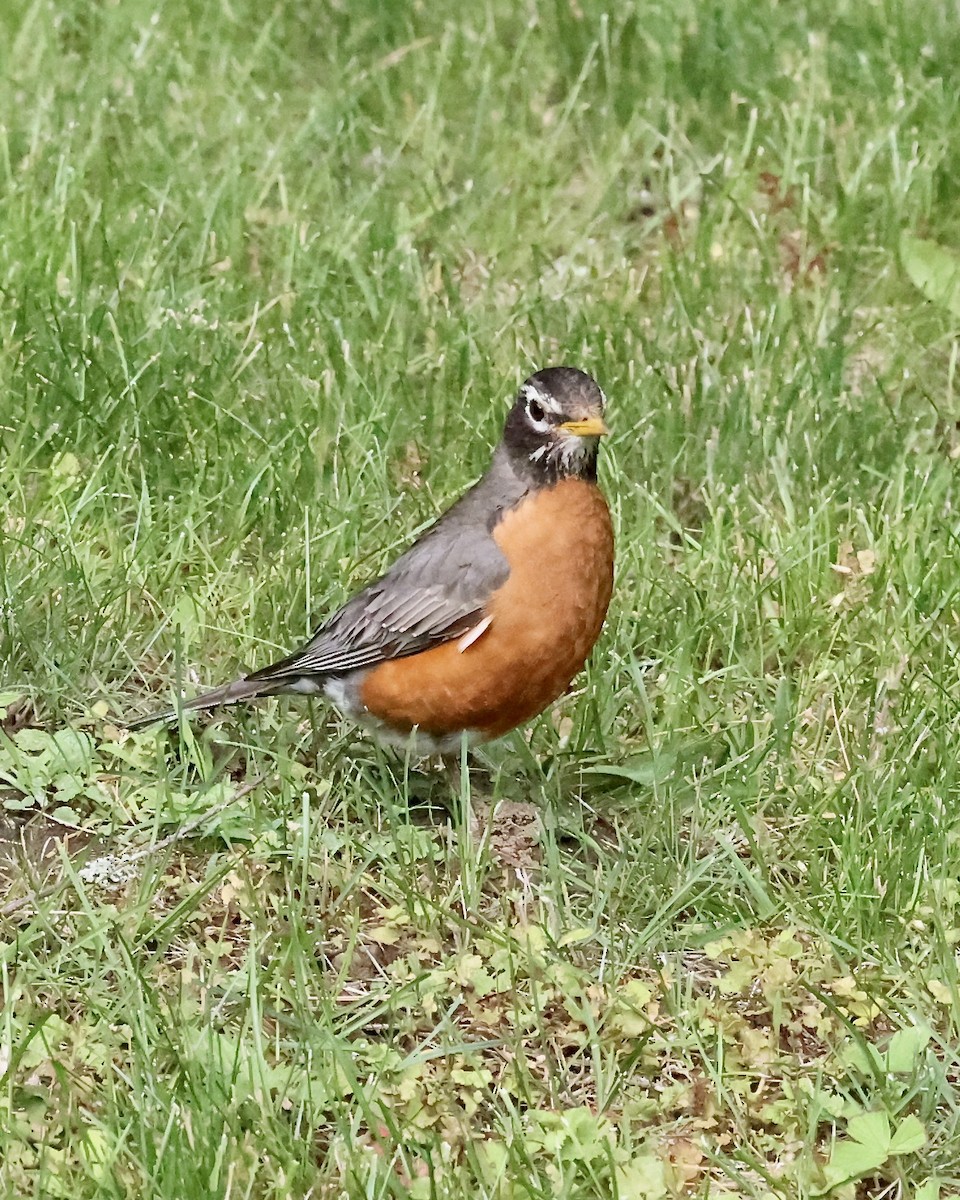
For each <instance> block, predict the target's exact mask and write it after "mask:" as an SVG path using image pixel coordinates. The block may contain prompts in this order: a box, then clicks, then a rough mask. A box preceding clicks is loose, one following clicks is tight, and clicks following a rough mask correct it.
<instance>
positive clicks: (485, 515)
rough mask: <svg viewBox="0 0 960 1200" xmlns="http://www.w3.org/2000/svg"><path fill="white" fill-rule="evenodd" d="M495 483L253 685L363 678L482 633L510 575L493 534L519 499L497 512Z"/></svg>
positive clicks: (474, 492)
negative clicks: (367, 670)
mask: <svg viewBox="0 0 960 1200" xmlns="http://www.w3.org/2000/svg"><path fill="white" fill-rule="evenodd" d="M488 480H489V476H488V477H485V478H484V480H482V481H481V482H480V483H479V484H478V485H477V486H476V487H475V488H473V489H471V491H470V492H468V493H467V495H466V496H464V497H463V498H462V499H461V500H460V501H459V502H458V503H457V504H455V505H454V506H453V508H451V509H450V510H449V511H448V512H447V513H446V514H445V515H444V517H442V518H441V520H440V521H439V522H437V524H436V525H433V526H432V527H431V528H430V529H428V530H427V532H426V533H425V534H424V535H423V536H422V537H421V538H420V540H419V541H417V542H415V543H414V545H413V546H411V547H410V549H409V550H408V551H407V552H406V554H404V555H402V556H401V557H400V558H399V559H398V560H397V561H396V563H395V564H394V565H393V567H391V569H390V570H389V571H388V572H387V573H386V574H385V575H383V576H382V577H381V578H380V579H378V580H377V581H376V582H375V583H372V584H370V586H369V587H367V588H365V589H364V590H363V591H362V592H360V593H358V594H357V595H356V596H354V597H353V599H352V600H349V601H348V602H347V603H346V604H345V605H344V606H343V608H341V609H339V610H338V611H337V612H335V613H334V614H333V616H332V617H330V618H329V620H327V621H325V622H324V624H323V625H321V626H320V628H319V629H318V630H317V632H316V633H315V634H314V635H313V637H312V638H311V639H310V641H309V642H307V644H306V645H305V646H303V647H302V648H301V649H300V650H298V651H296V652H295V653H294V654H291V655H290V656H289V657H287V658H284V659H282V660H281V661H280V662H277V663H272V664H271V665H270V666H269V667H264V668H262V669H261V670H259V671H255V672H254V673H253V674H252V675H248V676H247V680H248V681H250V682H256V681H263V682H270V681H271V680H276V681H279V680H283V679H290V678H292V677H297V676H302V675H338V674H342V673H346V672H348V671H356V670H358V669H360V668H362V667H369V666H373V665H374V664H376V663H379V662H384V661H386V660H387V659H392V658H404V657H406V656H407V655H409V654H416V653H417V652H418V651H420V650H426V649H429V647H431V646H436V645H439V644H440V643H441V642H448V641H450V640H452V639H453V638H456V637H459V636H460V635H462V634H464V633H466V632H467V631H468V630H469V629H472V628H473V627H474V626H475V625H477V624H478V623H479V622H480V621H481V620H482V619H483V617H484V610H485V608H486V605H487V603H488V602H489V600H490V597H491V596H492V595H493V593H494V592H495V591H496V590H497V589H498V588H499V587H501V586H502V585H503V583H504V582H505V581H506V579H507V576H508V575H509V574H510V568H509V566H508V564H507V560H506V558H505V557H504V556H503V554H502V553H501V551H500V548H499V547H498V546H497V544H496V542H495V541H494V540H493V536H492V534H491V529H492V527H493V524H494V523H495V521H496V519H497V518H498V517H499V515H500V512H501V511H502V510H503V508H504V507H510V506H512V504H513V503H515V502H516V499H517V497H516V496H515V495H512V494H509V493H510V491H511V489H507V493H508V494H507V495H502V496H501V498H500V500H501V502H500V503H496V504H494V505H492V506H491V503H490V497H489V495H488V494H485V493H487V492H488V488H489V483H488ZM490 482H497V481H494V480H490ZM499 482H500V484H501V486H502V483H503V481H502V479H501V480H500V481H499Z"/></svg>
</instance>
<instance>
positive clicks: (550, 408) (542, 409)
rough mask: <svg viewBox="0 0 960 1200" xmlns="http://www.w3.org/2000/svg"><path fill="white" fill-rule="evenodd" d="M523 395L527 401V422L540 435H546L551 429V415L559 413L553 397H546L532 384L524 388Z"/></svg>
mask: <svg viewBox="0 0 960 1200" xmlns="http://www.w3.org/2000/svg"><path fill="white" fill-rule="evenodd" d="M523 395H524V397H525V398H526V401H527V420H528V421H529V422H530V424H531V425H532V426H533V427H534V429H536V431H537V432H538V433H546V431H547V430H548V429H550V427H551V422H550V420H549V414H550V413H554V414H555V413H556V412H557V408H556V405H555V402H554V401H553V399H552V397H548V396H544V395H543V393H542V392H539V391H538V390H537V389H536V388H535V387H532V386H531V385H530V384H527V385H526V386H525V387H524V388H523Z"/></svg>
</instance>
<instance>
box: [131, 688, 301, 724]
mask: <svg viewBox="0 0 960 1200" xmlns="http://www.w3.org/2000/svg"><path fill="white" fill-rule="evenodd" d="M278 690H279V689H278V687H277V684H276V682H275V681H273V680H271V681H269V682H268V681H267V680H265V679H235V680H234V681H233V683H225V684H224V685H223V686H222V687H218V688H214V689H213V691H210V692H204V693H203V695H202V696H194V698H193V699H192V700H184V702H183V703H182V704H181V705H180V706H179V708H168V709H166V710H165V711H163V712H155V713H151V714H150V716H148V717H140V718H139V719H138V720H136V721H125V722H124V728H125V729H131V730H135V729H143V728H144V727H145V726H147V725H155V724H158V723H159V722H161V721H162V722H164V723H165V724H166V723H169V722H170V721H175V720H176V719H177V717H178V716H179V715H180V713H182V712H196V711H200V710H203V709H206V708H217V707H218V706H219V705H221V704H236V703H237V702H238V701H240V700H252V699H253V698H254V697H256V696H271V695H273V693H274V692H276V691H278Z"/></svg>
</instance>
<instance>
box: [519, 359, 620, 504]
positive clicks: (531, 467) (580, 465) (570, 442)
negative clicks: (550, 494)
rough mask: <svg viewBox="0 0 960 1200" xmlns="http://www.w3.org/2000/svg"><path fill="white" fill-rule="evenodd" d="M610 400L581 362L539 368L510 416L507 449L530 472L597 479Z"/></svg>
mask: <svg viewBox="0 0 960 1200" xmlns="http://www.w3.org/2000/svg"><path fill="white" fill-rule="evenodd" d="M605 405H606V397H605V396H604V394H603V392H602V391H601V389H600V386H599V384H597V382H596V380H594V379H592V378H591V377H590V376H589V375H587V374H586V373H585V372H583V371H579V370H577V368H576V367H547V368H546V369H545V370H543V371H538V372H537V373H536V375H531V376H530V378H529V379H528V380H526V382H524V383H523V384H521V386H520V390H519V392H518V393H517V398H516V400H515V401H514V404H513V408H511V410H510V413H509V416H508V417H507V423H506V426H505V428H504V433H503V440H504V445H505V446H506V449H507V452H508V453H509V454H510V456H511V458H512V459H513V461H514V463H515V465H516V466H517V467H518V468H521V469H522V471H523V473H524V474H533V475H534V476H536V477H538V478H539V477H542V478H544V479H545V480H548V481H550V482H554V481H556V480H557V479H567V478H578V479H596V477H597V447H598V445H599V443H600V439H601V438H602V437H603V435H604V434H605V433H607V432H608V430H607V427H606V425H605V424H604V420H603V410H604V407H605Z"/></svg>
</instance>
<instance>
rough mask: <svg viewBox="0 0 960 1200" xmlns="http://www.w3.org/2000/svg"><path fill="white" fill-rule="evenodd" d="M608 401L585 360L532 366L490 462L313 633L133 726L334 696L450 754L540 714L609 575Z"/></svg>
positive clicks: (570, 663) (556, 692)
mask: <svg viewBox="0 0 960 1200" xmlns="http://www.w3.org/2000/svg"><path fill="white" fill-rule="evenodd" d="M605 407H606V397H605V396H604V393H603V391H602V389H601V388H600V386H599V384H598V383H597V382H596V381H595V380H594V379H593V378H592V377H591V376H590V375H588V374H586V373H585V372H584V371H581V370H579V369H578V368H576V367H569V366H554V367H546V368H544V369H543V370H540V371H537V372H536V373H535V374H533V375H531V376H530V377H529V378H528V379H527V380H525V382H524V383H523V384H522V385H521V386H520V388H519V391H518V392H517V393H516V397H515V399H514V401H513V404H512V406H511V408H510V410H509V413H508V415H507V418H506V422H505V425H504V429H503V436H502V438H501V440H500V442H499V444H498V445H497V447H496V449H495V450H494V453H493V456H492V459H491V461H490V465H489V467H488V469H487V470H486V472H485V473H484V474H483V475H482V476H481V478H480V479H479V480H478V481H477V482H476V483H475V484H474V485H473V486H472V487H471V488H469V489H468V490H467V491H466V492H465V493H464V494H463V495H462V496H461V497H460V499H459V500H457V501H456V502H455V503H454V504H453V505H452V506H451V507H450V508H448V509H447V510H446V512H444V513H443V514H442V515H441V516H440V517H439V518H438V519H437V520H436V521H435V522H434V523H433V524H432V525H431V526H430V527H429V528H427V529H426V530H425V531H424V532H423V533H422V534H421V535H420V537H418V538H417V539H416V541H414V542H413V544H412V545H411V546H410V547H409V549H407V550H406V551H405V552H404V553H403V554H402V555H401V556H400V557H399V558H398V559H397V560H396V562H395V563H394V564H393V566H392V567H390V568H389V570H387V571H386V572H385V574H383V575H382V576H380V577H379V578H378V579H376V580H374V581H373V582H372V583H370V584H369V585H368V586H367V587H365V588H363V589H362V590H361V591H360V592H358V593H357V594H356V595H354V596H353V598H352V599H350V600H348V601H347V602H346V603H345V604H344V605H343V606H342V607H341V608H339V609H337V610H336V611H335V612H333V613H332V615H331V616H330V617H328V618H327V620H325V621H324V622H323V623H322V624H321V625H320V626H319V628H318V629H317V630H316V632H315V633H314V634H313V636H312V637H311V638H310V640H309V641H308V642H307V643H306V644H305V645H303V646H302V647H301V648H300V649H299V650H296V651H295V652H294V653H292V654H290V655H288V656H287V657H286V658H282V659H280V660H279V661H278V662H275V663H271V664H270V665H269V666H266V667H261V668H260V669H259V670H257V671H254V672H252V673H251V674H249V675H245V676H243V677H242V678H240V679H237V680H235V681H233V682H231V683H226V684H224V685H223V686H221V687H217V688H214V689H213V690H212V691H208V692H205V693H202V694H201V695H198V696H197V697H195V698H194V699H190V700H186V701H184V702H182V703H181V704H180V705H178V706H177V707H176V708H171V709H168V710H166V711H164V712H157V713H153V714H151V715H150V716H147V717H142V718H140V719H139V720H136V721H133V722H131V723H129V724H128V728H130V729H140V728H142V727H144V726H147V725H150V724H153V723H155V722H161V721H162V722H168V723H169V722H171V721H174V720H177V719H179V717H180V714H181V713H187V712H190V711H193V710H202V709H211V708H215V707H218V706H219V705H227V704H236V703H239V702H241V701H247V700H254V699H256V698H258V697H263V696H275V695H281V694H283V695H287V694H293V695H306V696H325V697H326V698H327V699H328V700H329V701H331V702H332V703H333V705H334V707H335V708H337V709H339V710H340V712H341V713H343V714H344V715H345V716H347V717H348V718H350V719H351V720H353V721H354V722H355V723H356V724H358V725H360V726H361V727H365V728H367V729H369V730H370V731H372V732H373V734H374V735H375V737H376V738H377V739H378V740H379V741H381V742H383V743H387V744H394V745H403V746H409V745H410V743H411V738H412V739H414V745H415V748H416V750H417V751H418V752H420V753H426V754H429V753H435V752H439V753H440V754H451V753H452V752H454V751H455V750H457V749H458V747H460V746H461V745H462V741H463V739H464V738H466V739H467V744H468V745H474V744H476V743H478V742H485V741H489V740H491V739H493V738H497V737H500V736H501V735H503V734H506V733H508V732H509V731H510V730H512V729H515V728H517V727H518V726H520V725H522V724H524V723H526V722H528V721H530V720H531V719H533V718H535V717H536V716H538V715H539V714H540V713H541V712H543V711H544V709H546V708H547V707H548V705H550V704H551V703H552V702H553V701H554V700H556V699H557V698H558V697H559V696H560V695H562V694H563V692H564V691H565V690H566V689H567V687H568V686H569V684H570V683H571V681H572V680H573V678H574V677H575V676H576V675H577V674H578V673H579V672H580V670H581V669H582V668H583V666H584V664H585V663H586V660H587V657H588V656H589V654H590V652H591V650H592V649H593V646H594V644H595V642H596V641H597V638H598V637H599V634H600V631H601V628H602V626H603V623H604V619H605V617H606V613H607V607H608V605H609V603H610V597H611V594H612V590H613V572H614V535H613V526H612V522H611V518H610V511H609V508H608V506H607V502H606V500H605V498H604V495H603V493H602V491H601V490H600V487H599V486H598V483H597V456H598V448H599V443H600V439H601V438H602V437H603V436H604V435H605V434H607V433H608V429H607V425H606V423H605V421H604V412H605Z"/></svg>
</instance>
